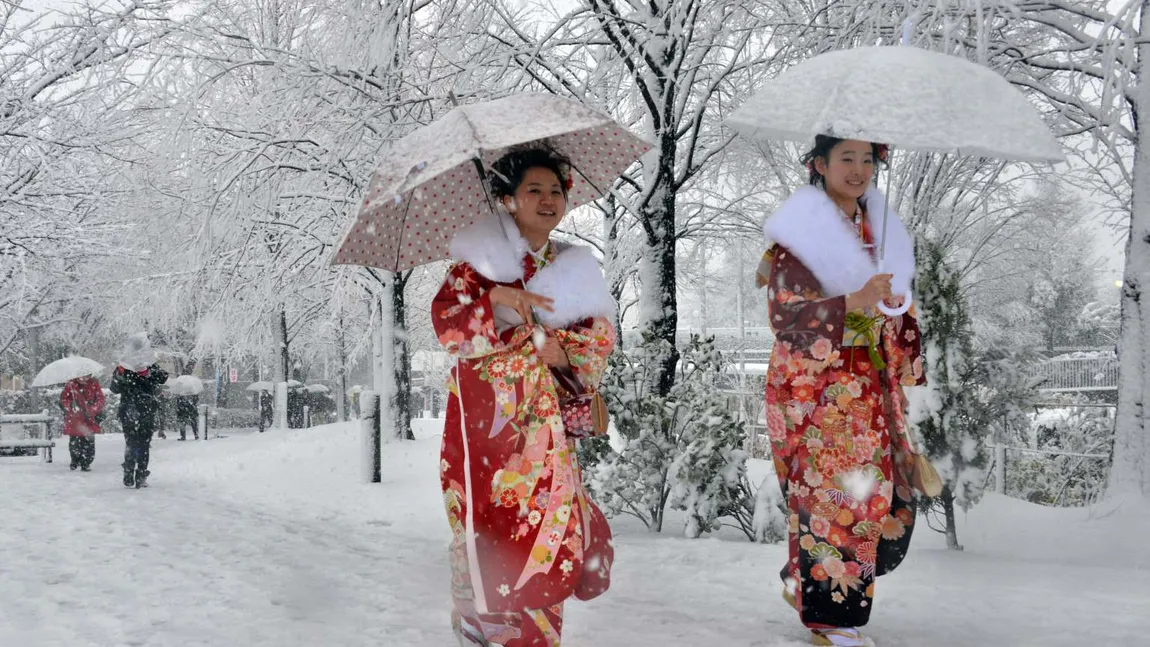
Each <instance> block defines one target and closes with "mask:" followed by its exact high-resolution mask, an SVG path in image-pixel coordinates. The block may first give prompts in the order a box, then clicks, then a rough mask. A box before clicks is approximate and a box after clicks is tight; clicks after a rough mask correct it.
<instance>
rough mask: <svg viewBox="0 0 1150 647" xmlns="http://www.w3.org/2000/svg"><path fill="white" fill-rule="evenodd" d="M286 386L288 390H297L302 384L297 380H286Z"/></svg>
mask: <svg viewBox="0 0 1150 647" xmlns="http://www.w3.org/2000/svg"><path fill="white" fill-rule="evenodd" d="M287 385H288V388H289V389H298V388H300V387H302V386H303V382H300V381H299V380H288V381H287Z"/></svg>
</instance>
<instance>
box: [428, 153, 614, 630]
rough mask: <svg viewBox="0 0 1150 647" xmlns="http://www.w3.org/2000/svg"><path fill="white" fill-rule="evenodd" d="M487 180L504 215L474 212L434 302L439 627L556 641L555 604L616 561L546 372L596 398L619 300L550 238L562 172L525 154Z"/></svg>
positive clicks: (562, 203) (596, 586)
mask: <svg viewBox="0 0 1150 647" xmlns="http://www.w3.org/2000/svg"><path fill="white" fill-rule="evenodd" d="M492 170H493V173H492V188H493V190H494V193H495V196H496V198H497V199H498V200H499V202H500V203H501V205H502V206H503V207H505V208H506V211H507V213H506V214H498V215H495V214H491V215H488V214H483V215H482V216H481V217H480V218H478V219H477V222H476V223H475V224H474V225H472V226H471V227H469V228H467V229H465V230H463V231H461V232H460V233H459V234H458V235H457V236H456V237H455V239H454V241H453V242H452V246H451V253H452V257H453V258H454V259H455V261H456V264H455V265H453V266H452V267H451V269H450V270H449V271H448V273H447V280H446V281H445V283H444V285H443V287H442V288H441V289H440V291H439V294H438V296H436V298H435V301H434V303H433V304H432V308H431V309H432V321H433V323H434V326H435V332H436V335H437V336H438V338H439V342H440V344H442V345H443V347H444V348H445V349H446V350H447V352H448V353H450V354H451V355H453V356H454V357H455V358H456V359H457V360H458V361H457V364H456V367H455V370H454V371H453V373H452V379H451V382H450V385H449V388H450V391H451V396H450V400H449V402H448V408H447V420H446V423H445V425H444V431H443V447H442V451H441V458H442V460H441V461H440V475H441V484H442V487H443V493H444V501H445V504H446V506H447V518H448V521H449V523H450V524H451V529H452V531H453V533H454V540H453V542H452V545H451V566H452V596H453V598H454V607H455V608H454V612H453V614H452V624H453V626H454V629H455V631H456V635H457V637H458V638H459V641H460V644H462V645H503V646H506V647H537V646H538V647H554V646H556V645H559V640H560V632H561V628H562V621H563V601H564V600H566V599H567V598H568V597H570V596H571V595H575V596H576V597H578V598H580V599H584V600H586V599H590V598H593V597H595V596H597V595H599V594H600V593H602V592H603V591H605V590H606V589H607V585H608V581H609V572H610V567H611V560H612V559H613V554H612V551H611V547H610V540H611V531H610V528H609V527H608V526H607V521H606V519H605V518H604V517H603V514H602V513H601V512H600V511H599V510H598V508H596V507H595V505H594V504H593V503H592V502H591V500H590V499H589V498H588V496H587V493H586V492H585V491H584V489H583V486H582V480H581V477H580V469H579V465H578V463H577V462H576V455H575V445H574V440H573V439H571V438H569V437H568V436H567V434H566V433H565V430H564V427H563V421H562V418H561V417H560V412H559V401H560V398H561V397H562V396H563V395H564V393H563V392H562V390H561V389H560V387H559V386H557V384H556V381H555V379H554V377H553V375H552V370H553V369H558V370H565V371H570V372H572V373H573V374H574V375H575V376H576V377H577V378H578V379H579V381H580V382H581V383H582V384H583V386H584V387H585V388H587V389H594V388H595V387H596V386H597V385H598V383H599V378H600V375H601V373H602V371H603V370H604V368H605V367H606V364H607V356H608V355H609V354H610V353H611V350H612V349H613V348H614V345H615V330H614V328H613V326H612V325H611V323H610V321H611V318H612V317H613V316H614V312H615V307H616V306H615V302H614V300H613V299H612V298H611V295H610V292H609V291H608V289H607V285H606V282H605V281H604V279H603V274H602V271H601V270H600V268H599V264H598V261H597V260H596V259H595V257H594V256H593V255H592V253H591V250H590V249H589V248H587V247H582V246H576V245H565V244H562V243H559V242H556V241H552V240H550V234H551V231H552V230H553V229H554V228H555V227H556V226H557V225H558V224H559V222H560V221H561V220H562V219H563V216H564V214H565V212H566V207H567V191H568V189H569V188H570V186H571V184H570V182H571V180H570V175H569V172H570V171H569V169H568V167H567V165H566V163H565V162H564V161H563V160H561V159H558V158H557V157H555V156H553V155H552V154H550V153H547V152H544V151H537V150H536V151H523V152H516V153H512V154H509V155H508V156H507V157H504V158H503V159H501V160H499V161H498V162H496V163H495V164H494V165H493V167H492ZM497 218H500V219H502V220H503V223H502V226H501V225H500V222H499V220H497ZM533 310H534V313H533V312H532V311H533ZM533 314H534V316H536V317H537V318H538V320H539V322H540V323H541V324H542V325H541V326H539V327H537V326H535V325H533V324H531V323H529V322H531V321H532V316H533Z"/></svg>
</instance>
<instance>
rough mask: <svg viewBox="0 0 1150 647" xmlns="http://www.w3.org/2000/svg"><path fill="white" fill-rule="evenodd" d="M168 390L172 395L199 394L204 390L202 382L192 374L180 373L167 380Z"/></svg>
mask: <svg viewBox="0 0 1150 647" xmlns="http://www.w3.org/2000/svg"><path fill="white" fill-rule="evenodd" d="M168 391H170V392H171V393H172V394H173V395H199V394H201V393H203V392H204V383H203V381H202V380H200V378H198V377H195V376H193V375H181V376H179V377H177V378H176V379H174V380H171V381H169V382H168Z"/></svg>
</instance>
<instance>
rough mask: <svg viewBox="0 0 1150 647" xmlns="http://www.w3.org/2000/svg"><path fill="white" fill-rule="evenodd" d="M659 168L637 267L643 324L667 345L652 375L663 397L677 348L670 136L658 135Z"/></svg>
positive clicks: (645, 216)
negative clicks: (641, 283) (641, 253)
mask: <svg viewBox="0 0 1150 647" xmlns="http://www.w3.org/2000/svg"><path fill="white" fill-rule="evenodd" d="M659 139H660V146H661V150H660V155H659V168H658V171H657V172H656V174H655V178H654V180H653V182H654V188H653V189H652V190H651V202H650V203H649V204H648V205H647V206H646V207H645V208H644V210H643V211H644V213H643V219H644V220H645V221H646V225H647V250H646V254H645V255H646V258H645V259H644V262H643V264H642V266H641V268H640V272H641V273H640V277H641V279H642V282H643V310H642V319H643V324H644V326H645V327H646V329H647V330H650V331H651V332H652V333H653V334H654V335H655V336H656V337H657V338H659V339H661V340H663V341H665V342H667V343H668V344H669V345H670V352H668V353H667V355H666V356H665V357H664V358H663V361H662V362H661V365H660V367H659V370H658V372H657V373H656V379H655V389H656V392H657V393H658V394H659V395H660V396H664V395H667V393H669V392H670V391H671V387H672V386H673V385H674V383H675V367H676V366H677V365H678V363H679V349H678V348H677V347H676V346H675V330H676V329H677V328H678V327H679V304H678V295H677V294H676V289H677V284H676V281H675V279H676V277H675V243H676V240H675V234H676V228H675V191H674V185H673V182H674V177H675V150H676V142H675V137H674V133H669V132H664V133H661V134H660V137H659Z"/></svg>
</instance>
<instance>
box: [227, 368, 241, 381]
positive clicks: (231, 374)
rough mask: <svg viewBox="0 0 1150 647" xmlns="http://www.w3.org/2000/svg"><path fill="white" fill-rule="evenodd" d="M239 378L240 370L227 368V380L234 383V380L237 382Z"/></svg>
mask: <svg viewBox="0 0 1150 647" xmlns="http://www.w3.org/2000/svg"><path fill="white" fill-rule="evenodd" d="M239 379H240V372H239V371H237V370H236V369H234V368H229V369H228V381H229V382H233V383H234V382H238V381H239Z"/></svg>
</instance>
